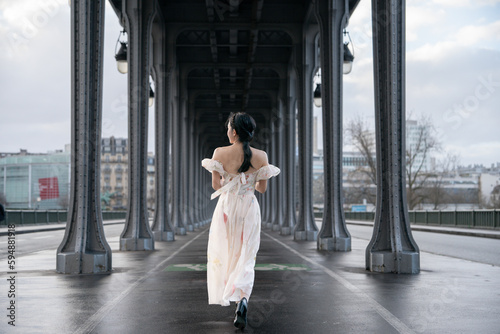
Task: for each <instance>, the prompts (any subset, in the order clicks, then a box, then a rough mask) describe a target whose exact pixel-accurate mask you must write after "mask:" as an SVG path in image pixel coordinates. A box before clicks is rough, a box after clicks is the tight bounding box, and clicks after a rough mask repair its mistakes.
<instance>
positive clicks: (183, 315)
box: [0, 219, 500, 334]
mask: <svg viewBox="0 0 500 334" xmlns="http://www.w3.org/2000/svg"><path fill="white" fill-rule="evenodd" d="M316 223H317V224H318V225H321V220H319V219H318V220H316ZM365 224H366V225H365ZM124 226H125V221H124V220H123V219H119V220H106V221H105V222H104V225H103V228H104V230H105V235H106V240H107V241H108V244H109V246H110V248H111V251H112V252H113V270H112V273H111V274H105V275H97V274H90V275H80V274H74V275H61V274H58V273H56V271H55V261H54V255H55V254H56V249H57V247H58V245H59V244H60V242H61V239H62V238H63V235H64V228H65V224H64V223H60V224H48V225H31V226H24V227H23V226H16V228H15V230H16V233H17V234H16V261H17V266H16V268H15V270H16V274H11V275H9V276H8V277H10V276H15V278H16V280H15V281H14V282H13V283H14V284H13V285H12V284H11V283H10V282H7V280H6V279H2V283H0V291H1V292H2V294H5V295H4V297H2V299H0V301H1V302H2V307H5V308H7V307H9V306H8V305H7V304H5V303H4V302H6V301H8V298H7V292H8V289H12V286H14V289H15V290H16V298H15V302H16V303H15V310H14V319H15V322H14V323H15V325H16V327H15V328H14V327H12V326H10V325H8V324H7V321H12V320H10V319H9V318H7V317H5V316H4V320H3V321H1V322H0V332H2V333H11V332H12V333H14V332H22V333H46V332H50V333H54V334H59V333H61V334H65V333H173V334H177V333H179V334H181V333H233V332H234V331H235V328H234V326H233V324H232V319H233V312H234V309H233V308H232V307H228V308H223V307H220V306H218V305H208V304H207V290H206V272H205V265H206V246H207V241H208V226H207V225H205V226H201V227H199V228H197V229H195V231H193V232H188V233H187V234H185V235H176V239H175V242H157V243H155V251H141V252H139V251H138V252H131V251H120V238H121V237H120V235H121V233H122V231H123V229H124ZM347 227H348V230H349V232H350V235H351V251H350V252H318V251H317V250H316V242H315V241H313V240H311V241H294V240H293V238H291V237H290V236H286V235H281V234H280V232H279V231H272V230H271V229H264V230H263V232H262V236H261V248H260V251H259V254H258V256H257V264H256V283H255V286H254V291H253V293H252V296H251V298H250V303H249V319H248V326H247V328H246V329H245V332H247V333H292V334H295V333H297V334H300V333H474V332H479V333H498V328H499V326H500V320H499V319H498V316H497V315H498V314H499V312H500V305H499V303H498V294H497V293H496V291H497V287H498V285H499V284H500V269H499V268H500V231H498V230H491V229H490V230H477V229H471V228H461V229H460V232H462V233H467V235H456V234H454V233H455V232H456V231H454V230H457V228H451V227H432V229H433V230H432V231H431V232H429V230H430V229H431V227H430V226H429V227H427V226H420V225H419V226H412V228H413V234H414V238H415V240H416V241H417V242H418V244H419V247H420V255H421V259H422V266H421V271H420V274H419V275H400V274H387V273H379V272H372V271H368V270H365V268H364V263H365V250H366V247H367V246H368V244H369V241H370V239H371V237H372V233H373V223H371V224H370V225H368V224H367V223H366V222H362V221H353V220H347ZM423 228H427V229H428V230H427V231H419V230H420V229H423ZM436 232H443V233H446V234H443V233H436ZM450 233H453V234H450ZM482 233H488V234H490V237H489V238H483V237H478V236H479V235H482ZM6 234H7V229H6V228H0V245H6V244H7V238H8V236H7V235H6ZM492 235H495V238H493V237H491V236H492ZM0 262H2V263H4V264H5V265H6V262H7V253H6V252H1V254H0ZM8 277H7V278H8ZM4 312H9V311H8V310H5V311H4Z"/></svg>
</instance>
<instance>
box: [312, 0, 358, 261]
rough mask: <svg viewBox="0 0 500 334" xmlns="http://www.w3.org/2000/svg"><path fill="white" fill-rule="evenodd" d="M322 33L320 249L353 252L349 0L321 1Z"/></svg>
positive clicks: (318, 13)
mask: <svg viewBox="0 0 500 334" xmlns="http://www.w3.org/2000/svg"><path fill="white" fill-rule="evenodd" d="M314 8H315V13H316V18H317V20H318V23H319V28H320V29H319V30H320V45H321V48H320V55H321V57H320V59H321V83H322V85H321V89H322V91H321V98H322V109H323V110H322V111H323V152H324V154H323V157H324V160H323V163H324V169H323V170H324V174H323V175H324V186H325V190H324V191H325V193H324V212H323V224H322V226H321V230H320V232H319V237H318V244H317V248H318V249H321V250H328V251H344V252H345V251H350V250H351V235H350V234H349V231H348V230H347V227H346V224H345V216H344V209H343V207H342V205H343V203H344V200H343V198H344V195H343V192H342V136H343V132H342V75H343V70H342V67H343V54H344V48H343V38H342V31H343V29H344V27H345V26H346V25H347V20H348V19H349V3H348V0H317V1H316V3H315V6H314Z"/></svg>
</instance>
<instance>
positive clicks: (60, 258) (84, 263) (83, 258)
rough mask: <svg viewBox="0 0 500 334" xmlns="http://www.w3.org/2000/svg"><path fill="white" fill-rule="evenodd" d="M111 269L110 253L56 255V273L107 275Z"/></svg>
mask: <svg viewBox="0 0 500 334" xmlns="http://www.w3.org/2000/svg"><path fill="white" fill-rule="evenodd" d="M80 263H81V267H80ZM111 269H112V268H111V252H99V253H95V252H93V253H90V254H88V253H87V254H85V253H84V254H81V253H58V254H57V264H56V271H57V272H58V273H61V274H108V273H111Z"/></svg>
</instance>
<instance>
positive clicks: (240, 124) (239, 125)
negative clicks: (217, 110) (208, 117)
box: [226, 112, 257, 173]
mask: <svg viewBox="0 0 500 334" xmlns="http://www.w3.org/2000/svg"><path fill="white" fill-rule="evenodd" d="M229 124H231V128H233V129H234V130H235V131H236V134H237V135H238V138H239V141H240V142H241V143H242V144H243V163H242V164H241V166H240V168H239V169H238V173H244V172H246V171H247V170H248V169H249V168H250V167H253V166H252V163H251V162H250V160H251V159H252V150H251V149H250V142H251V141H252V139H253V133H254V131H255V128H256V127H257V125H256V124H255V120H254V119H253V118H252V116H250V115H248V114H247V113H244V112H237V113H231V114H230V115H229V118H228V119H227V121H226V128H227V127H228V125H229Z"/></svg>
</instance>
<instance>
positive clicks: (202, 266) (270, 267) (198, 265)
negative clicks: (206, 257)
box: [165, 263, 311, 271]
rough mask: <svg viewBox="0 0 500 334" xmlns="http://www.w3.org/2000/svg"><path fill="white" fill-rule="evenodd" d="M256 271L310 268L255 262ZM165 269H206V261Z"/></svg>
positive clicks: (303, 269) (305, 269) (300, 265)
mask: <svg viewBox="0 0 500 334" xmlns="http://www.w3.org/2000/svg"><path fill="white" fill-rule="evenodd" d="M255 270H257V271H285V270H291V271H308V270H311V269H309V268H308V267H307V266H305V265H303V264H277V263H257V264H256V265H255ZM165 271H207V264H206V263H179V264H171V265H169V266H168V267H166V268H165Z"/></svg>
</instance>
